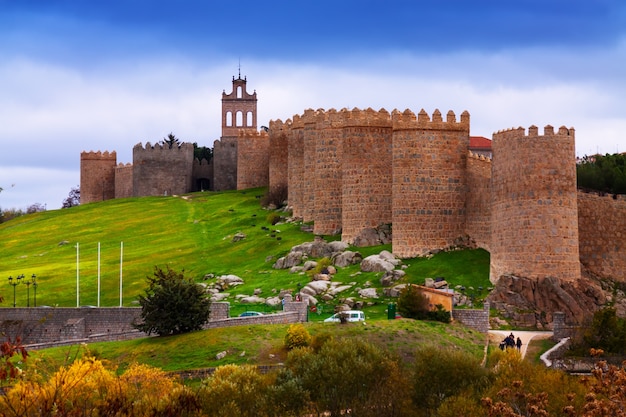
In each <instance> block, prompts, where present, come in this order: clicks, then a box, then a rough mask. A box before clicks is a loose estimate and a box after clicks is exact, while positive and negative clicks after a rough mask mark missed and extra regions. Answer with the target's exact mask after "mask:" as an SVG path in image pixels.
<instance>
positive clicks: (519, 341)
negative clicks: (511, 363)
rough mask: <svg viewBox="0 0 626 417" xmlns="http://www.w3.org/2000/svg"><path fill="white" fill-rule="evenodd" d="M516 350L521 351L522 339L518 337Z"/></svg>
mask: <svg viewBox="0 0 626 417" xmlns="http://www.w3.org/2000/svg"><path fill="white" fill-rule="evenodd" d="M516 344H517V350H519V351H521V350H522V339H520V338H519V337H518V338H517V343H516Z"/></svg>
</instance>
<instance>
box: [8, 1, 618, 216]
mask: <svg viewBox="0 0 626 417" xmlns="http://www.w3.org/2000/svg"><path fill="white" fill-rule="evenodd" d="M266 3H268V4H266ZM624 4H626V3H624V2H623V1H621V0H613V1H604V0H587V1H578V0H536V1H535V0H533V1H525V0H516V1H506V0H494V1H467V0H450V1H446V2H440V1H430V2H421V1H417V0H413V1H405V0H397V1H394V2H385V1H371V0H361V1H353V0H344V1H342V0H333V1H326V0H324V1H317V2H306V3H305V2H294V1H272V2H262V1H248V0H241V1H237V2H226V1H210V0H206V1H200V0H181V1H177V2H173V1H161V0H149V1H148V0H124V1H122V0H107V1H86V0H74V1H72V0H66V1H63V0H57V1H52V0H45V1H28V0H19V1H18V0H0V57H2V59H1V60H0V126H1V127H2V131H3V134H2V135H1V136H0V141H1V144H2V146H1V147H0V187H2V188H3V189H4V190H3V191H2V192H1V193H0V208H2V209H7V208H21V209H25V208H26V207H27V206H29V205H31V204H33V203H40V204H45V205H46V206H47V208H48V209H55V208H59V207H60V205H61V202H62V201H63V199H64V198H65V197H66V196H67V194H68V193H69V191H70V189H71V188H72V187H73V186H76V185H78V184H79V182H80V172H79V168H80V152H81V151H83V150H86V151H90V150H94V151H98V150H101V151H107V150H108V151H113V150H115V151H116V152H117V155H118V162H122V163H127V162H132V147H133V146H134V145H135V144H137V143H140V142H141V143H145V142H148V141H150V142H157V141H159V140H160V139H162V138H163V137H164V136H166V135H167V134H168V133H170V132H173V133H174V134H175V135H176V136H177V137H179V138H181V139H182V140H184V141H190V142H197V143H198V144H200V145H205V146H212V145H213V141H214V140H216V139H218V138H219V135H220V120H221V119H220V112H221V101H220V100H221V93H222V91H223V90H226V91H227V92H230V89H231V80H232V77H233V76H237V73H238V68H239V66H241V75H242V76H246V77H247V79H248V87H249V89H250V90H256V91H257V94H258V99H259V104H258V106H259V109H258V111H259V120H258V122H259V125H267V124H268V122H269V120H272V119H274V120H275V119H281V120H286V119H287V118H290V117H292V116H293V115H294V114H301V113H302V112H303V111H304V110H305V109H307V108H315V109H316V108H324V109H330V108H336V109H341V108H343V107H347V108H353V107H358V108H368V107H371V108H373V109H376V110H379V109H381V108H385V109H387V110H389V111H391V110H393V109H399V110H404V109H407V108H408V109H411V110H413V111H414V112H416V113H417V112H419V111H420V110H421V109H422V108H423V109H424V110H426V111H427V112H428V113H429V114H432V112H433V111H434V110H435V109H439V110H440V111H441V112H444V113H445V112H447V111H448V110H452V111H454V112H455V113H456V114H457V115H459V114H460V113H461V112H463V111H464V110H467V111H469V113H470V115H471V134H472V135H481V136H486V137H489V138H491V136H492V134H493V133H494V132H496V131H498V130H501V129H507V128H511V127H518V126H522V127H525V128H527V127H528V126H530V125H537V126H539V127H540V128H543V126H545V125H547V124H551V125H554V126H555V127H559V126H562V125H564V126H567V127H574V128H575V129H576V143H577V154H578V155H579V156H582V155H586V154H592V153H595V152H600V153H614V152H618V151H619V152H624V151H626V140H625V139H624V132H626V68H625V67H626V6H625V5H624ZM541 131H542V129H540V132H541Z"/></svg>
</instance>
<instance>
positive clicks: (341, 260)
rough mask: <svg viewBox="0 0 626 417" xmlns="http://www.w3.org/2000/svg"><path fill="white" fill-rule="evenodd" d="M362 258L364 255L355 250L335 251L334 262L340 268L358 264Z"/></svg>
mask: <svg viewBox="0 0 626 417" xmlns="http://www.w3.org/2000/svg"><path fill="white" fill-rule="evenodd" d="M362 260H363V255H361V254H360V253H359V252H353V251H351V250H347V251H343V252H338V253H335V254H334V255H333V258H332V261H333V264H334V265H335V266H338V267H340V268H344V267H346V266H350V265H355V264H358V263H359V262H361V261H362Z"/></svg>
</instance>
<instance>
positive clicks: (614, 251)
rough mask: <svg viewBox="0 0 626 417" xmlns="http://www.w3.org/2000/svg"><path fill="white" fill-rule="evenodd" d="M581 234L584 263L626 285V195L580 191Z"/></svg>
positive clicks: (581, 259) (579, 221)
mask: <svg viewBox="0 0 626 417" xmlns="http://www.w3.org/2000/svg"><path fill="white" fill-rule="evenodd" d="M578 234H579V238H580V261H581V262H582V264H583V265H585V266H586V267H587V268H589V269H590V270H591V271H593V272H594V273H596V274H598V275H600V276H602V277H611V278H613V279H615V280H617V281H621V282H626V196H624V195H620V196H615V197H613V196H610V195H605V196H600V195H597V194H591V193H584V192H578Z"/></svg>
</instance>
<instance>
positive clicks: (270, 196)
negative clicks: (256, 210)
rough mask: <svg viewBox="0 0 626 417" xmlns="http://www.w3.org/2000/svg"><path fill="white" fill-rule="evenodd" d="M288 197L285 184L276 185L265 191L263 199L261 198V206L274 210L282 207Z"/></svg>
mask: <svg viewBox="0 0 626 417" xmlns="http://www.w3.org/2000/svg"><path fill="white" fill-rule="evenodd" d="M288 197H289V188H288V187H287V185H286V184H282V185H277V186H274V187H272V188H271V189H269V190H267V192H266V193H265V195H264V196H263V198H261V206H263V207H269V206H270V205H271V206H274V207H276V208H281V207H284V206H285V204H286V203H287V199H288Z"/></svg>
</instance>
